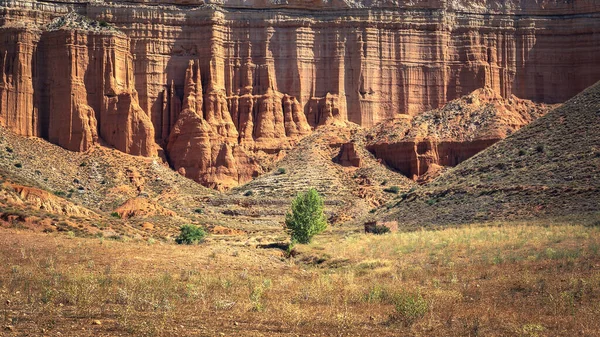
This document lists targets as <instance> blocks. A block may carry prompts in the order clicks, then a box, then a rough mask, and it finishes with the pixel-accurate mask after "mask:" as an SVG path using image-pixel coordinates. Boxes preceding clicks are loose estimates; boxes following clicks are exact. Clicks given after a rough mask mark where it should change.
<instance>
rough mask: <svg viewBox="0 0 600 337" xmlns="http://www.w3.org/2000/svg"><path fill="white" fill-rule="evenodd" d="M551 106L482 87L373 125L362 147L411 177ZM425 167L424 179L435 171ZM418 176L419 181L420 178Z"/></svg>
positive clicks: (460, 157)
mask: <svg viewBox="0 0 600 337" xmlns="http://www.w3.org/2000/svg"><path fill="white" fill-rule="evenodd" d="M550 109H551V106H548V105H545V104H535V103H532V102H531V101H527V100H522V99H519V98H516V97H514V96H513V97H510V98H508V99H504V98H502V97H501V96H500V95H499V94H498V93H496V92H495V91H493V90H492V89H491V88H484V89H479V90H476V91H474V92H473V93H471V94H469V95H467V96H464V97H462V98H460V99H457V100H454V101H451V102H449V103H448V104H446V105H445V106H444V107H442V108H441V109H437V110H432V111H428V112H426V113H424V114H422V115H420V116H416V117H414V118H410V117H409V118H400V119H396V120H390V121H387V122H385V123H382V124H380V125H378V126H376V127H375V128H373V130H372V132H371V135H370V137H369V138H370V139H371V140H370V141H369V142H368V144H367V149H368V150H369V151H371V152H372V153H373V154H374V155H375V156H376V157H377V158H381V159H383V160H384V161H385V163H386V164H387V165H390V166H391V167H393V168H395V169H397V170H399V171H400V172H402V173H403V174H404V175H406V176H407V177H409V178H412V179H414V180H417V179H418V178H419V177H420V176H423V175H425V174H426V173H428V171H429V170H430V166H432V165H440V166H456V165H458V164H459V163H460V162H462V161H465V160H467V159H468V158H470V157H472V156H473V155H475V154H476V153H478V152H480V151H481V150H484V149H485V148H487V147H489V146H491V145H492V144H494V143H495V142H497V141H499V140H501V139H504V138H506V137H507V136H508V135H510V134H512V133H513V132H515V131H516V130H518V129H520V128H521V127H523V126H525V125H527V124H529V123H530V122H531V121H533V120H534V119H536V118H538V117H540V116H542V115H543V114H545V113H546V112H547V111H549V110H550ZM434 171H435V170H433V171H431V172H429V176H430V177H429V178H423V179H425V180H427V179H430V178H432V177H434V176H435V175H436V173H435V172H434ZM423 181H424V180H423Z"/></svg>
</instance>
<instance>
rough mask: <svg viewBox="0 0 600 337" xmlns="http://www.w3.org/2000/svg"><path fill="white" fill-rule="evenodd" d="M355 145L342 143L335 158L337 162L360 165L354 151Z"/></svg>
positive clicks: (346, 164)
mask: <svg viewBox="0 0 600 337" xmlns="http://www.w3.org/2000/svg"><path fill="white" fill-rule="evenodd" d="M355 146H356V145H355V144H354V143H346V144H343V145H342V147H341V149H340V154H339V156H338V158H337V160H338V163H340V164H341V165H342V166H355V167H360V156H359V155H358V153H357V152H356V148H355Z"/></svg>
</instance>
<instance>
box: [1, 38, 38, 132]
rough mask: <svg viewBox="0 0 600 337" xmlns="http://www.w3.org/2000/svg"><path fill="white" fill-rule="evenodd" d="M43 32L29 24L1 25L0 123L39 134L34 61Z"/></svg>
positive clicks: (20, 130) (18, 130)
mask: <svg viewBox="0 0 600 337" xmlns="http://www.w3.org/2000/svg"><path fill="white" fill-rule="evenodd" d="M39 38H40V32H39V31H37V30H35V29H27V28H26V27H2V28H0V44H1V47H0V65H1V66H2V68H1V69H2V82H1V83H0V95H1V96H0V103H1V104H0V125H2V126H5V127H8V128H9V129H11V130H15V131H16V132H17V133H19V134H21V135H24V136H40V125H39V109H38V106H36V105H35V104H34V99H35V98H34V94H35V91H34V78H33V76H32V73H31V65H32V63H33V62H34V55H35V54H36V49H37V48H38V42H39Z"/></svg>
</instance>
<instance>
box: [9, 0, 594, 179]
mask: <svg viewBox="0 0 600 337" xmlns="http://www.w3.org/2000/svg"><path fill="white" fill-rule="evenodd" d="M208 2H210V1H208ZM175 5H177V6H175ZM255 8H263V10H261V11H256V10H254V9H255ZM72 11H75V12H77V13H79V14H80V15H82V16H84V17H86V18H90V19H93V20H97V21H89V22H88V21H86V23H85V25H84V27H81V26H80V25H79V26H78V25H77V24H75V25H69V24H67V25H63V26H62V28H61V29H60V30H59V31H55V30H53V29H51V28H52V27H53V25H52V23H51V22H52V20H55V21H54V22H56V20H61V19H60V18H61V17H64V16H65V15H67V14H68V13H69V12H72ZM0 12H1V13H2V16H1V18H0V24H2V25H3V28H2V30H1V31H0V37H1V38H2V39H1V40H0V57H2V60H3V61H2V62H3V64H4V68H3V69H2V71H3V73H2V76H3V82H2V84H1V85H2V87H1V88H0V93H1V94H2V96H1V97H2V104H1V107H0V121H1V123H2V124H3V125H6V126H8V127H9V128H11V129H12V130H14V131H16V132H18V133H20V134H23V135H33V136H42V137H45V138H48V139H49V140H51V141H53V142H55V143H58V144H60V145H62V146H64V147H66V148H69V149H72V150H85V149H87V148H89V147H90V146H91V145H92V144H94V143H96V142H100V141H105V142H106V143H108V144H109V145H112V146H114V147H115V148H117V149H120V150H122V151H125V152H127V153H132V154H139V155H152V154H154V153H156V144H158V145H159V146H163V147H164V148H166V150H167V155H168V157H169V159H170V161H171V164H172V165H173V166H174V168H175V169H177V170H180V172H182V173H184V174H186V175H187V176H189V177H192V178H194V179H196V180H198V181H201V182H203V183H205V184H209V185H213V184H217V183H218V182H219V181H221V182H223V184H224V186H232V185H235V184H238V183H242V182H245V181H247V180H248V179H250V177H251V176H252V175H255V174H257V172H260V171H261V169H260V167H259V166H257V165H258V164H257V162H256V158H258V157H261V156H263V155H265V154H266V155H270V154H273V153H276V152H277V151H279V150H281V149H286V148H289V147H291V146H293V145H294V144H295V142H296V141H297V140H298V139H299V138H301V137H303V136H304V135H306V134H308V133H309V132H310V130H311V128H312V127H316V126H319V125H324V124H330V123H336V122H337V121H342V122H344V121H351V122H355V123H358V124H360V125H362V126H365V127H369V126H372V125H374V124H376V123H378V122H381V121H384V120H387V119H389V118H395V117H397V116H399V115H403V114H406V115H413V116H414V115H418V114H419V113H421V112H423V111H427V110H431V109H435V108H439V107H441V106H442V105H443V104H445V103H446V102H448V101H450V100H452V99H455V98H458V97H460V96H462V95H465V94H468V93H470V92H472V91H474V90H476V89H479V88H482V87H489V88H491V89H493V90H494V91H495V92H497V93H498V94H499V95H501V96H502V97H504V98H510V97H511V96H512V95H516V96H517V97H520V98H525V99H531V100H534V101H537V102H545V103H555V102H562V101H564V100H566V99H568V98H569V97H571V96H573V95H574V94H576V93H577V92H579V91H580V90H582V89H584V88H585V87H587V86H589V85H590V84H592V83H594V82H595V81H596V80H597V79H598V78H600V67H599V66H598V65H600V34H598V29H599V27H598V24H597V22H598V21H599V19H600V3H598V2H597V1H594V0H574V1H567V2H565V1H558V0H548V1H535V0H518V1H517V0H509V1H497V0H496V1H492V0H477V1H466V0H464V1H462V0H459V1H446V0H418V1H410V2H406V1H393V0H382V1H366V0H364V1H328V2H321V1H303V0H287V1H277V2H275V1H269V0H264V1H262V0H253V1H237V0H225V1H221V2H220V3H219V4H218V5H215V4H205V3H204V2H202V1H196V0H181V1H179V0H170V1H167V0H139V1H130V2H127V3H122V2H118V1H105V2H103V3H98V2H92V1H83V0H80V1H68V2H67V1H61V0H57V1H54V2H37V1H28V0H20V1H6V2H4V3H3V6H2V7H0ZM69 15H73V14H69ZM67 21H68V20H67ZM80 21H81V20H80ZM107 23H108V24H107ZM111 25H112V26H114V29H108V28H106V26H111ZM119 32H121V33H122V34H121V33H119ZM190 61H193V64H192V66H191V68H190ZM190 79H191V80H192V82H193V83H192V84H193V88H194V89H193V90H192V89H191V88H192V84H190V82H189V80H190ZM190 93H191V96H190ZM192 96H193V97H192ZM68 97H70V99H69V98H68ZM186 121H189V123H188V122H186ZM188 124H191V125H188ZM59 125H60V130H59V129H58V127H59ZM187 140H189V141H190V142H189V143H188V142H187ZM192 140H193V141H192ZM155 143H156V144H155ZM186 144H188V145H186ZM193 144H197V146H199V147H198V148H195V147H194V146H196V145H193ZM201 144H202V145H201ZM208 148H210V154H209V153H208V152H207V151H208ZM201 149H204V150H201ZM203 151H204V152H203ZM209 157H210V160H209V159H208V158H209ZM232 158H233V159H232ZM207 172H213V173H210V174H209V175H207Z"/></svg>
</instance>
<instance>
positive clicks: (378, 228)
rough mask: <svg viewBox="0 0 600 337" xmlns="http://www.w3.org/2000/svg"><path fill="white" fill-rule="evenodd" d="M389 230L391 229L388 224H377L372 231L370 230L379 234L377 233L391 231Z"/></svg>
mask: <svg viewBox="0 0 600 337" xmlns="http://www.w3.org/2000/svg"><path fill="white" fill-rule="evenodd" d="M389 232H390V229H389V228H388V227H386V226H377V225H375V227H373V228H372V229H371V231H370V233H373V234H377V235H380V234H386V233H389Z"/></svg>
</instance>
